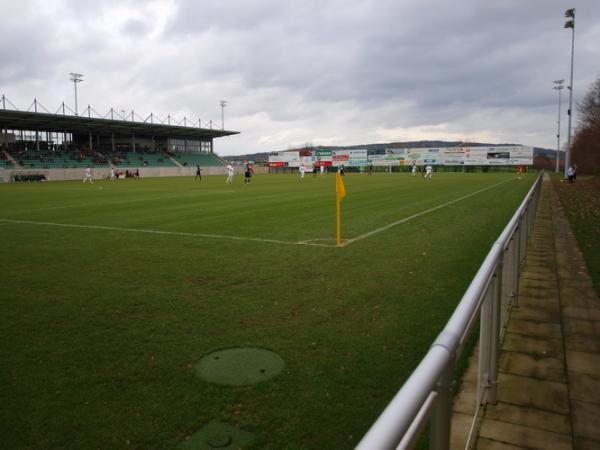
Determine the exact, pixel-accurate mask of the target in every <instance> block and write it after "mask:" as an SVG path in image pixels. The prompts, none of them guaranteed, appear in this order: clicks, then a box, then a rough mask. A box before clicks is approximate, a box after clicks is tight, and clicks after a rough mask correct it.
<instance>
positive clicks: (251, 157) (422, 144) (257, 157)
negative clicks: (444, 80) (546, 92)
mask: <svg viewBox="0 0 600 450" xmlns="http://www.w3.org/2000/svg"><path fill="white" fill-rule="evenodd" d="M503 145H519V144H488V143H483V142H461V141H408V142H390V143H383V144H359V145H316V146H303V147H298V148H288V149H285V150H274V151H280V152H283V151H294V150H342V149H346V150H353V149H363V148H366V149H367V150H370V151H373V152H376V151H383V150H385V149H386V148H426V147H499V146H503ZM270 153H272V152H260V153H248V154H245V155H237V156H226V157H224V158H223V159H226V160H227V161H238V162H244V161H254V162H257V163H260V162H267V161H268V160H269V154H270ZM561 154H562V152H561ZM555 155H556V150H552V149H547V148H541V147H533V157H534V159H536V158H538V157H541V158H542V159H544V160H549V161H555V159H554V158H555ZM563 157H564V156H561V158H563Z"/></svg>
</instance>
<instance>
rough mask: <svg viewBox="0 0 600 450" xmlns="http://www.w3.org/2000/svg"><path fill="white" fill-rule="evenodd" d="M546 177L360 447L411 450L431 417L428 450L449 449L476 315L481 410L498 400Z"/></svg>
mask: <svg viewBox="0 0 600 450" xmlns="http://www.w3.org/2000/svg"><path fill="white" fill-rule="evenodd" d="M542 176H543V172H542V173H540V175H539V176H538V178H537V179H536V181H535V183H534V184H533V186H532V187H531V189H530V190H529V192H528V193H527V196H526V197H525V199H524V200H523V202H522V203H521V205H520V206H519V208H518V209H517V211H516V212H515V214H514V215H513V217H512V218H511V219H510V221H509V222H508V225H507V226H506V227H505V228H504V231H502V233H501V234H500V236H499V237H498V239H497V240H496V242H495V243H494V244H493V245H492V248H491V250H490V252H489V253H488V255H487V256H486V258H485V260H484V261H483V264H482V265H481V267H480V268H479V271H478V272H477V274H476V275H475V278H473V281H472V282H471V284H470V285H469V288H468V289H467V291H466V292H465V294H464V296H463V298H462V300H461V301H460V303H459V304H458V306H457V307H456V309H455V310H454V313H453V314H452V316H451V317H450V320H449V321H448V323H447V324H446V326H445V328H444V329H443V330H442V332H441V333H440V334H439V335H438V337H437V339H436V340H435V342H434V343H433V344H432V346H431V348H430V349H429V351H428V352H427V354H426V355H425V357H424V358H423V359H422V360H421V362H420V363H419V365H418V366H417V368H416V369H415V370H414V371H413V373H412V374H411V375H410V377H409V378H408V379H407V380H406V382H405V383H404V385H403V386H402V388H401V389H400V391H398V393H397V394H396V395H395V397H394V398H393V399H392V401H391V402H390V403H389V405H388V406H387V407H386V408H385V410H384V411H383V413H382V414H381V415H380V416H379V418H378V419H377V421H376V422H375V423H374V424H373V426H372V427H371V429H370V430H369V431H368V432H367V434H366V435H365V436H364V437H363V438H362V440H361V441H360V442H359V443H358V445H357V447H356V450H388V449H389V450H393V449H410V448H412V447H413V446H414V444H415V442H416V441H417V439H418V438H419V436H420V434H421V432H422V430H423V428H424V427H425V425H426V424H427V420H430V421H431V422H430V425H431V426H430V444H429V447H430V449H431V450H447V449H448V448H449V447H450V425H451V420H452V385H453V381H454V378H453V377H454V369H455V366H456V362H457V360H458V358H459V357H460V355H461V353H462V351H463V348H464V345H465V343H466V341H467V338H468V336H469V334H470V332H471V330H472V329H473V326H474V325H475V323H476V321H477V316H478V314H479V315H480V334H479V373H478V389H477V400H478V401H477V404H478V410H479V406H480V405H484V404H485V403H496V399H497V380H498V358H499V349H500V342H501V339H502V337H503V335H504V332H503V330H504V329H505V325H506V321H507V320H508V315H509V314H508V313H509V311H510V309H511V307H512V306H515V305H517V303H518V296H517V293H518V283H519V274H520V271H521V267H522V265H523V263H524V261H525V256H526V251H527V241H528V238H529V235H530V233H531V230H532V228H533V219H534V215H535V211H536V208H537V203H538V199H539V194H540V191H541V185H542V183H541V180H542ZM477 413H478V412H477V411H476V413H475V418H474V421H475V420H476V419H477ZM473 428H474V427H472V428H471V433H469V438H468V440H470V439H471V437H472V436H471V435H472V431H473ZM468 445H469V442H467V446H468Z"/></svg>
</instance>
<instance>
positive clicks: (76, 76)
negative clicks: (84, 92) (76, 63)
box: [69, 72, 83, 116]
mask: <svg viewBox="0 0 600 450" xmlns="http://www.w3.org/2000/svg"><path fill="white" fill-rule="evenodd" d="M69 75H71V78H69V79H70V80H71V81H72V82H73V85H74V86H75V115H76V116H78V115H79V114H78V113H77V83H81V82H82V81H83V74H81V73H73V72H71V73H70V74H69Z"/></svg>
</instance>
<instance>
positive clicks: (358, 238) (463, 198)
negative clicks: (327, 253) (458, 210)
mask: <svg viewBox="0 0 600 450" xmlns="http://www.w3.org/2000/svg"><path fill="white" fill-rule="evenodd" d="M513 179H514V178H509V179H508V180H503V181H500V182H499V183H496V184H492V185H491V186H487V187H485V188H483V189H479V190H478V191H475V192H471V193H470V194H467V195H463V196H462V197H459V198H455V199H454V200H450V201H448V202H446V203H442V204H441V205H438V206H434V207H433V208H429V209H426V210H424V211H421V212H418V213H416V214H413V215H412V216H408V217H405V218H404V219H400V220H397V221H396V222H392V223H389V224H387V225H385V226H383V227H381V228H377V229H375V230H372V231H369V232H368V233H365V234H361V235H360V236H357V237H355V238H352V239H347V240H346V242H343V243H342V245H341V247H346V246H348V245H350V244H353V243H355V242H357V241H360V240H362V239H365V238H368V237H371V236H373V235H374V234H377V233H381V232H382V231H385V230H388V229H390V228H392V227H395V226H396V225H400V224H403V223H405V222H408V221H409V220H412V219H416V218H417V217H420V216H424V215H425V214H429V213H431V212H434V211H437V210H438V209H441V208H444V207H446V206H450V205H452V204H454V203H458V202H460V201H462V200H465V199H467V198H469V197H473V196H474V195H477V194H481V193H482V192H485V191H487V190H489V189H493V188H495V187H497V186H500V185H501V184H504V183H508V182H509V181H512V180H513Z"/></svg>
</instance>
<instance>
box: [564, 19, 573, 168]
mask: <svg viewBox="0 0 600 450" xmlns="http://www.w3.org/2000/svg"><path fill="white" fill-rule="evenodd" d="M565 17H571V19H569V20H567V21H566V22H565V28H570V29H571V31H572V33H571V82H570V83H569V127H568V131H567V133H568V134H567V152H566V153H565V178H567V171H568V170H569V167H570V166H571V118H572V117H573V59H574V54H575V8H572V9H567V10H566V11H565Z"/></svg>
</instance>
